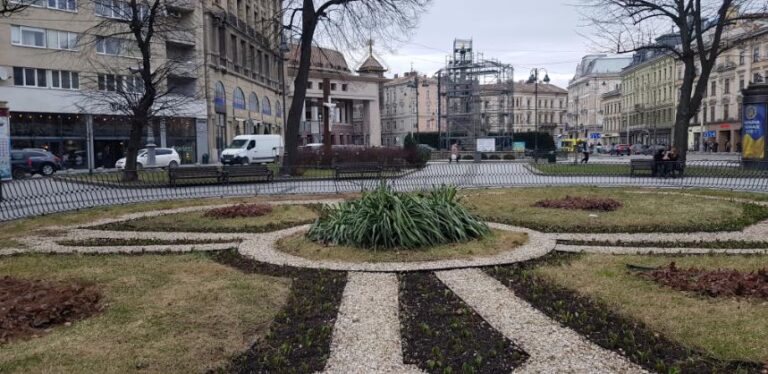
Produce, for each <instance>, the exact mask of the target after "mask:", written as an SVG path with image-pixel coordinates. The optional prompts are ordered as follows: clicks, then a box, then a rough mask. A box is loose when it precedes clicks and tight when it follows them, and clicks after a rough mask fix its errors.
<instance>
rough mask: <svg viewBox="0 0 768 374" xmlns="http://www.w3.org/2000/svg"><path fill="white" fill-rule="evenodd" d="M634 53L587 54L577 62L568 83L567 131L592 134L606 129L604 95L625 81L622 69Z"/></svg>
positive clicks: (573, 135) (575, 135) (576, 133)
mask: <svg viewBox="0 0 768 374" xmlns="http://www.w3.org/2000/svg"><path fill="white" fill-rule="evenodd" d="M631 62H632V58H631V57H610V56H607V55H602V54H600V55H587V56H584V57H583V58H582V59H581V62H580V63H579V64H578V65H577V66H576V73H575V74H574V77H573V79H571V81H570V82H569V83H568V114H567V118H566V121H567V132H568V133H569V135H570V136H571V137H584V138H585V137H588V136H589V133H602V132H603V113H602V112H601V99H602V95H603V94H605V93H607V92H609V91H613V90H616V89H617V88H618V87H619V86H620V85H621V71H622V69H624V68H625V67H627V65H629V64H630V63H631Z"/></svg>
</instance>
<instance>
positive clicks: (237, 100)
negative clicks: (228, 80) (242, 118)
mask: <svg viewBox="0 0 768 374" xmlns="http://www.w3.org/2000/svg"><path fill="white" fill-rule="evenodd" d="M232 107H234V108H235V109H241V110H245V109H246V108H245V95H244V94H243V90H241V89H240V87H237V88H235V93H234V95H233V96H232Z"/></svg>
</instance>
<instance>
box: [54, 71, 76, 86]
mask: <svg viewBox="0 0 768 374" xmlns="http://www.w3.org/2000/svg"><path fill="white" fill-rule="evenodd" d="M51 87H52V88H61V89H64V90H77V89H80V76H79V74H78V73H76V72H74V71H66V70H51Z"/></svg>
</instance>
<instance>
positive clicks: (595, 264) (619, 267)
mask: <svg viewBox="0 0 768 374" xmlns="http://www.w3.org/2000/svg"><path fill="white" fill-rule="evenodd" d="M671 261H675V262H676V263H677V265H678V267H691V266H695V267H700V268H706V269H716V268H729V269H737V270H742V271H752V270H756V269H758V268H762V267H766V266H768V256H725V255H711V256H710V255H703V256H680V257H669V256H611V255H584V256H582V257H580V258H579V259H577V260H574V261H573V262H571V263H570V264H569V265H563V266H543V267H540V268H537V269H536V270H535V271H536V273H537V274H539V275H542V276H544V277H545V278H547V279H550V280H552V281H554V282H555V283H557V284H559V285H560V286H562V287H565V288H569V289H572V290H575V291H577V292H579V293H580V294H583V295H586V296H589V297H592V298H596V299H598V300H600V301H602V302H604V303H605V304H607V305H608V306H609V307H610V308H611V309H613V310H615V311H618V312H619V313H621V314H623V315H626V316H630V317H632V318H634V319H638V320H640V321H643V322H644V323H646V324H647V325H648V326H650V327H651V328H652V329H653V330H654V331H659V332H662V333H663V334H664V335H665V336H666V337H668V338H670V339H672V340H675V341H677V342H680V343H681V344H683V345H685V346H688V347H694V348H697V349H700V350H703V351H705V352H708V353H709V354H710V355H712V356H713V357H716V358H720V359H724V360H747V361H755V362H766V361H768V344H766V340H765V338H766V336H768V303H766V302H765V301H756V300H748V299H737V298H708V297H703V296H698V295H696V294H693V293H684V292H680V291H675V290H673V289H671V288H666V287H662V286H660V285H658V284H656V283H654V282H651V281H648V280H643V279H641V278H640V277H638V276H637V275H635V274H632V273H630V272H629V271H628V270H627V268H626V266H625V265H626V264H634V265H644V266H663V265H667V264H669V263H670V262H671Z"/></svg>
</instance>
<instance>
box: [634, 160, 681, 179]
mask: <svg viewBox="0 0 768 374" xmlns="http://www.w3.org/2000/svg"><path fill="white" fill-rule="evenodd" d="M636 171H649V172H650V175H651V176H653V177H656V176H664V177H666V176H672V177H675V176H677V177H682V176H683V173H684V171H685V161H682V160H679V161H660V162H656V161H654V160H651V159H633V160H630V161H629V175H630V176H632V177H634V176H636V175H635V172H636Z"/></svg>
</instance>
